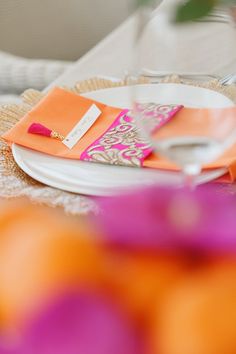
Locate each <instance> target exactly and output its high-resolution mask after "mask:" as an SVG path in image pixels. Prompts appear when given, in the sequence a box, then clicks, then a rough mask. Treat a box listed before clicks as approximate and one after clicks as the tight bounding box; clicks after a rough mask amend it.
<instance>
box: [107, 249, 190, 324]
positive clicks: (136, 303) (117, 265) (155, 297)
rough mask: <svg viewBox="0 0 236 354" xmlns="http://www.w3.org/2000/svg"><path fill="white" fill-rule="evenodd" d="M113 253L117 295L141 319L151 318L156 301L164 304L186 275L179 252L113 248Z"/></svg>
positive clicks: (111, 263)
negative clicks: (165, 252) (159, 252)
mask: <svg viewBox="0 0 236 354" xmlns="http://www.w3.org/2000/svg"><path fill="white" fill-rule="evenodd" d="M109 256H110V267H108V268H109V269H110V270H111V272H112V274H111V276H110V279H111V280H110V283H111V286H112V287H113V292H114V296H115V297H117V298H118V301H120V302H121V303H122V305H123V306H125V308H126V309H127V310H128V311H129V312H130V313H131V314H132V315H133V316H134V317H135V318H136V319H138V320H141V321H145V319H146V318H147V317H149V313H150V312H152V311H153V305H154V304H155V305H156V306H160V307H161V305H162V301H163V299H164V298H165V296H166V295H167V294H168V293H169V291H171V289H172V288H173V287H175V285H176V283H177V282H178V281H179V279H180V278H181V277H182V276H183V274H184V267H183V264H182V263H181V260H180V258H179V257H178V256H177V255H164V254H159V255H157V254H155V255H154V254H148V253H146V254H145V253H141V252H135V251H134V252H122V251H114V250H113V251H110V254H109ZM157 304H158V305H157Z"/></svg>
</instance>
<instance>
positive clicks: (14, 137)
mask: <svg viewBox="0 0 236 354" xmlns="http://www.w3.org/2000/svg"><path fill="white" fill-rule="evenodd" d="M94 104H95V105H96V107H97V108H98V109H99V110H100V111H101V114H100V116H99V117H98V119H97V120H96V121H95V122H94V124H93V125H92V126H91V127H90V128H89V129H88V130H87V131H86V133H85V134H84V135H83V136H82V138H81V139H80V140H79V141H78V142H77V143H76V144H75V145H74V146H73V147H72V148H68V147H67V146H66V145H64V144H63V142H62V141H60V140H55V139H50V138H47V137H44V136H40V135H33V134H29V132H28V130H29V128H30V126H31V125H32V124H33V123H40V124H42V125H43V126H45V127H47V128H48V129H50V130H52V131H55V132H57V133H59V135H62V136H64V137H66V136H67V135H68V134H69V133H70V132H71V131H72V130H73V128H74V127H75V126H76V125H77V124H78V122H80V120H81V122H82V119H83V117H84V115H85V114H86V112H87V111H88V110H89V108H91V106H92V105H94ZM150 107H151V108H150ZM150 107H146V110H147V111H148V114H147V116H149V118H150V119H152V131H153V135H154V137H155V138H156V139H161V138H163V137H165V135H166V134H168V136H170V135H171V134H173V136H176V135H178V132H181V131H183V129H185V130H186V132H187V131H188V130H189V129H190V128H191V127H193V124H194V133H195V134H196V135H199V134H200V135H201V136H204V135H206V136H207V134H208V130H209V129H211V119H210V117H211V115H212V114H214V115H217V118H218V121H221V122H224V117H225V115H226V114H227V119H229V117H230V119H232V120H233V121H236V108H234V107H232V108H231V107H230V108H224V109H191V108H183V106H176V105H165V106H164V105H159V106H158V105H156V106H153V105H151V106H150ZM144 108H145V107H144ZM173 117H174V119H171V118H173ZM166 122H168V124H165V123H166ZM222 124H223V123H222ZM235 125H236V124H235ZM160 127H162V128H161V129H158V128H160ZM222 129H224V126H223V125H222ZM186 135H187V134H186ZM3 138H4V139H5V140H7V141H8V142H9V143H17V144H19V145H22V146H25V147H28V148H31V149H34V150H37V151H40V152H44V153H47V154H50V155H53V156H60V157H64V158H71V159H80V160H86V161H91V162H101V163H108V164H115V165H126V166H143V167H150V168H159V169H170V170H177V169H178V168H177V167H176V166H174V165H173V164H172V163H171V162H169V161H168V160H167V159H165V158H164V157H162V156H159V155H156V154H153V153H152V147H151V146H150V144H149V143H148V142H147V141H145V139H143V138H142V137H141V136H140V134H139V133H138V129H137V128H136V125H135V122H134V120H133V118H132V117H131V115H130V111H129V110H127V109H121V108H115V107H111V106H108V105H105V104H103V103H100V102H96V101H94V100H91V99H88V98H85V97H82V96H79V95H76V94H74V93H71V92H68V91H66V90H63V89H60V88H55V89H53V90H52V91H51V92H50V93H48V95H47V96H46V97H45V98H44V99H42V100H41V101H40V102H39V103H38V104H37V105H36V106H35V107H34V108H33V109H32V110H31V111H30V112H29V113H28V114H26V116H25V117H23V118H22V119H21V120H20V121H19V122H18V123H17V124H16V125H15V126H14V127H13V128H12V129H11V130H10V131H8V132H7V133H5V134H4V135H3ZM222 167H226V168H227V169H228V171H229V178H230V180H231V181H234V180H235V179H236V145H234V146H233V147H232V148H231V149H230V150H228V151H227V152H226V153H225V154H224V155H223V156H222V157H221V158H220V159H218V160H217V161H215V162H214V163H212V164H209V165H207V166H205V168H209V169H215V168H222Z"/></svg>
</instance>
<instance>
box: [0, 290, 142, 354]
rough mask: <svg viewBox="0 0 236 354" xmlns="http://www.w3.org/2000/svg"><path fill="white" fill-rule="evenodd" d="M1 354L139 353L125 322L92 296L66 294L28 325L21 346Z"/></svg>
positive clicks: (113, 310) (134, 337) (121, 314)
mask: <svg viewBox="0 0 236 354" xmlns="http://www.w3.org/2000/svg"><path fill="white" fill-rule="evenodd" d="M0 353H1V354H3V353H4V354H111V353H112V354H121V353H122V354H141V349H140V346H139V345H138V341H137V336H136V333H135V330H134V328H133V327H132V326H131V323H129V321H128V319H127V318H126V317H125V315H124V314H123V313H121V312H120V311H119V309H118V308H117V307H116V306H115V305H114V304H113V303H111V302H109V301H107V300H106V299H104V298H102V297H101V296H96V295H93V294H87V293H86V294H85V293H84V294H74V295H70V296H69V295H68V296H66V297H64V298H63V299H61V300H60V301H59V302H55V303H54V304H53V305H52V306H51V307H50V308H49V309H48V310H47V311H46V312H44V313H42V314H41V315H40V316H39V317H38V318H37V319H36V321H35V322H34V323H32V324H31V326H30V328H29V331H28V333H27V334H26V335H25V336H24V339H23V342H22V344H21V346H19V347H18V348H16V349H15V350H10V349H9V350H8V351H7V350H6V351H1V350H0Z"/></svg>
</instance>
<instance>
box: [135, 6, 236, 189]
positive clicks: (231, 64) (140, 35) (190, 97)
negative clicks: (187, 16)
mask: <svg viewBox="0 0 236 354" xmlns="http://www.w3.org/2000/svg"><path fill="white" fill-rule="evenodd" d="M179 3H181V1H180V0H163V1H160V0H156V1H155V0H148V1H143V3H142V5H141V6H140V8H139V11H138V15H137V17H138V19H137V22H138V24H137V29H138V30H137V36H136V41H135V46H134V47H135V48H134V69H133V70H132V72H130V76H129V79H130V83H132V85H133V86H132V94H133V102H134V116H135V119H136V121H137V124H138V126H139V128H140V131H141V133H142V134H143V135H144V136H145V138H146V139H148V140H150V141H151V142H152V144H153V147H154V152H155V153H156V154H157V156H159V157H160V160H163V161H162V163H160V166H162V167H163V168H165V167H166V168H168V166H169V167H171V166H172V164H170V163H169V162H167V161H168V160H169V161H171V162H172V163H174V164H175V166H177V167H178V168H179V169H181V170H182V171H183V172H184V175H185V183H186V184H190V185H193V183H194V178H195V176H196V175H198V174H199V173H200V171H201V169H202V167H203V166H204V167H205V166H206V165H209V164H210V163H212V162H213V161H215V160H217V158H218V157H219V156H221V155H222V154H223V153H224V152H225V151H226V150H227V149H228V148H229V147H230V146H231V145H232V144H234V143H235V141H236V115H235V112H236V111H235V110H234V102H233V99H234V97H233V94H232V95H231V98H229V96H227V95H225V92H226V91H227V90H228V92H227V93H229V87H228V86H227V84H228V83H232V81H233V75H232V73H234V72H235V71H236V45H235V43H236V28H235V23H234V16H232V11H230V9H229V8H227V7H220V8H219V7H218V8H215V9H214V11H212V12H211V13H209V14H208V15H207V16H205V17H203V18H200V19H196V20H194V21H187V22H183V23H177V22H176V21H175V13H176V6H177V5H178V4H179ZM140 82H142V84H140ZM232 92H233V91H232ZM235 99H236V97H235ZM167 105H172V106H175V105H183V106H184V108H183V111H180V112H181V114H180V113H177V115H176V116H175V117H174V118H172V119H171V120H170V121H169V122H167V123H166V124H165V125H164V126H162V127H161V128H160V129H157V130H156V131H154V130H153V126H152V123H151V119H150V107H152V111H153V112H155V111H156V112H158V114H160V112H161V111H160V110H163V111H162V112H161V113H163V114H164V113H165V109H167V108H166V106H167ZM164 161H165V162H164Z"/></svg>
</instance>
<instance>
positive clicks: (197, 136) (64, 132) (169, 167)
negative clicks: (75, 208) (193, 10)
mask: <svg viewBox="0 0 236 354" xmlns="http://www.w3.org/2000/svg"><path fill="white" fill-rule="evenodd" d="M170 3H171V1H167V2H164V5H162V4H161V5H160V8H159V9H158V13H157V14H158V15H157V14H156V12H155V11H154V12H153V10H152V8H151V6H150V8H148V5H146V6H147V7H146V8H147V9H148V11H146V12H145V14H144V13H142V11H140V14H139V19H138V22H139V26H140V28H139V32H138V36H137V38H136V42H135V47H134V51H133V56H134V62H133V67H132V70H130V71H128V72H127V75H126V76H125V78H124V79H119V78H117V79H114V78H109V77H108V78H102V77H97V78H91V79H88V80H84V81H80V82H77V84H75V86H74V87H54V88H51V89H50V90H48V92H43V93H41V92H37V91H33V90H28V91H26V93H25V94H23V95H22V97H23V100H24V101H25V103H23V105H18V106H17V105H15V106H14V107H9V109H7V107H6V108H5V111H4V112H5V113H4V114H5V117H6V118H5V121H6V122H7V120H8V118H9V122H10V123H9V122H7V123H9V124H6V127H7V128H8V129H5V131H3V135H2V138H3V139H4V142H5V143H4V144H8V147H9V148H10V149H11V151H12V155H13V158H14V163H15V164H16V165H17V166H18V167H19V168H20V170H22V171H23V172H24V173H25V174H26V176H29V177H30V178H32V179H33V180H34V181H38V182H39V183H42V184H43V185H46V186H49V187H53V188H56V189H58V190H61V191H66V192H70V193H74V194H78V195H86V196H99V197H100V196H113V195H117V194H120V193H125V192H126V191H128V190H129V189H135V188H142V187H146V186H151V185H159V186H176V187H181V186H184V185H186V184H187V185H189V184H191V187H193V186H197V185H201V184H204V183H208V182H212V181H217V182H221V183H228V184H229V183H232V182H234V180H235V176H236V163H235V156H236V146H235V145H234V144H235V137H236V124H235V123H236V120H235V113H236V109H235V102H234V99H235V85H234V83H233V82H232V81H233V80H232V74H229V70H230V69H229V68H225V71H224V73H223V72H222V73H220V74H216V71H217V62H216V61H215V59H214V58H213V59H212V56H211V57H209V56H208V55H207V53H208V49H207V48H206V47H205V46H204V45H201V46H200V48H198V51H195V55H194V56H191V58H194V59H191V61H190V60H189V61H188V53H190V52H191V51H192V50H195V49H196V48H195V47H194V44H193V43H194V41H192V38H195V37H196V36H198V37H201V35H202V34H203V33H205V32H204V28H203V27H202V23H201V24H200V23H199V22H194V23H192V24H189V23H187V24H185V23H181V24H178V25H177V30H176V24H174V23H173V22H171V11H169V7H168V6H170ZM216 24H217V25H219V23H218V22H217V18H216V19H215V20H214V21H211V22H210V23H207V26H209V29H210V31H209V35H208V37H209V38H207V40H208V41H209V39H210V43H211V45H212V48H213V49H216V47H215V45H214V43H215V41H216V39H217V38H216V37H215V35H213V30H214V28H215V25H216ZM220 26H223V27H222V29H225V28H226V29H225V32H224V35H222V40H223V39H225V38H226V37H227V36H228V35H229V34H231V37H232V33H231V32H233V33H234V30H233V26H232V24H231V22H230V19H228V22H227V23H226V21H224V23H223V24H222V23H220ZM186 27H187V29H188V31H187V29H186ZM163 30H165V33H166V35H165V38H162V31H163ZM199 30H200V32H199ZM183 34H184V35H183ZM231 37H230V38H231ZM180 39H181V40H180ZM195 39H196V38H195ZM190 40H191V41H190ZM219 40H220V39H219ZM224 43H225V42H224ZM229 44H231V42H230V41H229V40H228V42H227V43H225V44H224V48H223V49H224V50H222V52H223V53H224V52H226V51H227V50H228V45H229ZM200 49H201V50H200ZM167 54H168V55H167ZM204 55H205V56H204ZM222 55H223V54H222ZM203 59H204V60H203ZM206 73H207V74H206ZM13 112H15V115H16V117H17V118H16V119H15V120H14V119H13V120H12V115H14V114H13ZM13 168H15V165H13ZM26 180H27V178H26Z"/></svg>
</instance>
